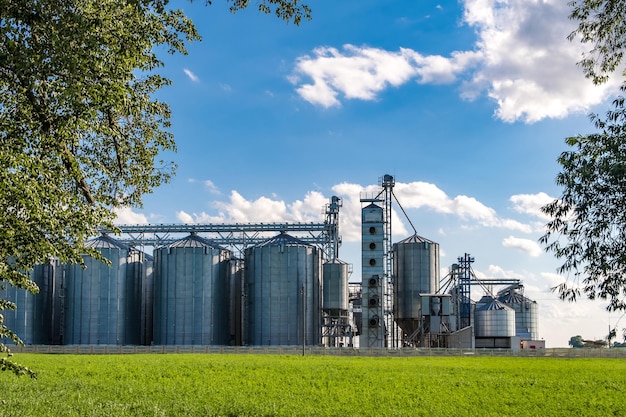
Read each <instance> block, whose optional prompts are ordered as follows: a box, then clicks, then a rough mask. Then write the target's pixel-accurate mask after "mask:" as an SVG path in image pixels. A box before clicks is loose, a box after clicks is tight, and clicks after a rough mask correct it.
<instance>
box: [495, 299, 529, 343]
mask: <svg viewBox="0 0 626 417" xmlns="http://www.w3.org/2000/svg"><path fill="white" fill-rule="evenodd" d="M498 301H500V302H502V303H503V304H504V305H505V306H507V307H510V308H512V309H513V310H514V311H515V335H516V336H519V337H520V338H522V339H531V340H536V339H539V325H538V312H537V302H536V301H533V300H531V299H529V298H526V297H525V296H524V295H523V294H521V293H520V292H518V291H516V289H507V290H504V291H500V292H499V293H498Z"/></svg>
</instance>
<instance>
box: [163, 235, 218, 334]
mask: <svg viewBox="0 0 626 417" xmlns="http://www.w3.org/2000/svg"><path fill="white" fill-rule="evenodd" d="M229 259H230V251H228V250H226V249H224V248H222V247H220V246H218V245H216V244H214V243H213V242H211V241H209V240H207V239H204V238H202V237H199V236H197V235H195V234H193V233H192V234H191V235H190V236H188V237H186V238H184V239H181V240H178V241H176V242H174V243H172V244H170V245H168V246H164V247H160V248H157V249H155V251H154V316H153V317H154V327H153V332H154V344H155V345H227V344H228V343H229V341H230V336H229V325H228V324H229V323H228V320H229V318H228V316H229V314H228V313H229V305H230V304H229V286H228V275H229V268H228V260H229Z"/></svg>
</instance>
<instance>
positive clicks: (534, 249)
mask: <svg viewBox="0 0 626 417" xmlns="http://www.w3.org/2000/svg"><path fill="white" fill-rule="evenodd" d="M502 246H504V247H505V248H514V249H519V250H521V251H522V252H526V253H527V254H528V255H530V256H532V257H537V256H539V255H541V253H542V250H541V246H539V244H538V243H537V242H535V241H534V240H530V239H521V238H517V237H513V236H509V237H507V238H506V239H504V240H503V241H502Z"/></svg>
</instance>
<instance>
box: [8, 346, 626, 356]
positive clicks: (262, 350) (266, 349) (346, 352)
mask: <svg viewBox="0 0 626 417" xmlns="http://www.w3.org/2000/svg"><path fill="white" fill-rule="evenodd" d="M11 350H12V351H13V352H15V353H18V352H21V353H52V354H99V355H110V354H115V355H119V354H141V353H143V354H148V353H159V354H163V353H204V354H223V353H230V354H279V355H302V347H301V346H197V345H193V346H116V345H27V346H24V347H21V348H19V347H12V348H11ZM304 353H305V354H306V355H332V356H388V357H392V356H402V357H407V356H510V357H542V358H546V357H548V358H626V348H610V349H585V348H582V349H576V348H555V349H524V350H511V349H444V348H440V349H428V348H417V349H413V348H406V349H385V348H381V349H374V348H371V349H355V348H324V347H306V348H305V350H304Z"/></svg>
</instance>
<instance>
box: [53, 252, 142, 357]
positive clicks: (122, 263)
mask: <svg viewBox="0 0 626 417" xmlns="http://www.w3.org/2000/svg"><path fill="white" fill-rule="evenodd" d="M97 250H98V251H99V252H100V253H102V255H103V256H104V257H105V258H106V259H108V260H109V261H111V266H110V267H109V266H108V265H106V264H104V263H103V262H101V261H99V260H97V259H94V258H92V257H90V256H85V257H84V261H85V264H86V265H87V269H82V268H81V266H80V265H69V266H68V268H67V274H66V280H65V285H66V292H65V326H64V344H68V345H73V344H83V345H136V344H139V342H140V336H141V329H140V324H141V301H140V300H141V296H140V294H141V279H140V276H139V273H138V272H137V270H136V269H137V268H136V267H137V262H135V258H134V257H135V256H137V254H136V253H135V254H134V255H132V256H131V257H129V252H128V250H127V249H123V248H99V249H97Z"/></svg>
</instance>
